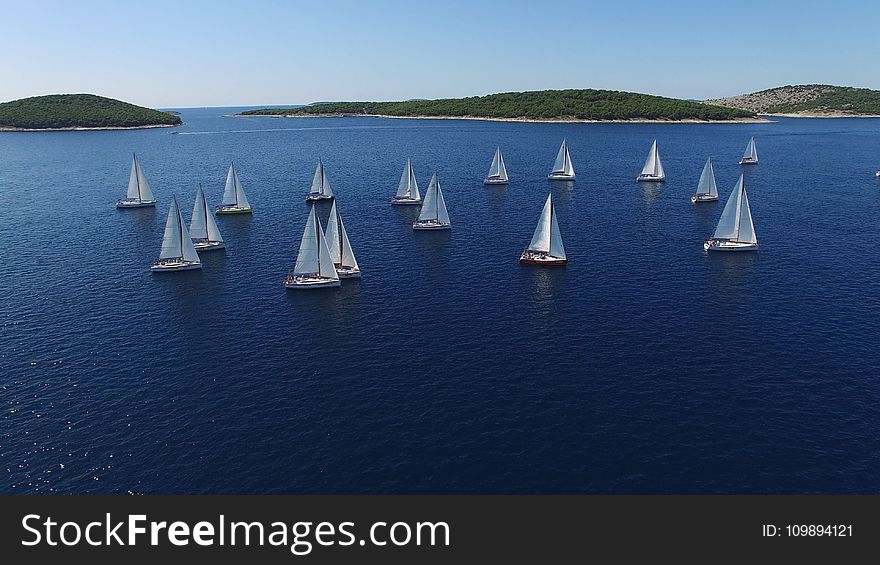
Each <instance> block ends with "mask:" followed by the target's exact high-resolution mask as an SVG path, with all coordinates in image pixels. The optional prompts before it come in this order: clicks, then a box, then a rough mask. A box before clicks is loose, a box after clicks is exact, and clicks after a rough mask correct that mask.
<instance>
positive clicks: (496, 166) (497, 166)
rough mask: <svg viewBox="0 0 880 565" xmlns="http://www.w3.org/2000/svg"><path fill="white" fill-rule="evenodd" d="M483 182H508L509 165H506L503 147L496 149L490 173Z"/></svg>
mask: <svg viewBox="0 0 880 565" xmlns="http://www.w3.org/2000/svg"><path fill="white" fill-rule="evenodd" d="M483 184H508V180H507V167H505V166H504V157H503V156H502V155H501V148H500V147H499V148H498V149H496V150H495V156H494V157H493V158H492V164H491V165H490V166H489V174H488V175H486V178H485V179H483Z"/></svg>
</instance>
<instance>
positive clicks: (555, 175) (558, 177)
mask: <svg viewBox="0 0 880 565" xmlns="http://www.w3.org/2000/svg"><path fill="white" fill-rule="evenodd" d="M574 179H575V175H567V174H565V173H550V174H549V175H547V180H574Z"/></svg>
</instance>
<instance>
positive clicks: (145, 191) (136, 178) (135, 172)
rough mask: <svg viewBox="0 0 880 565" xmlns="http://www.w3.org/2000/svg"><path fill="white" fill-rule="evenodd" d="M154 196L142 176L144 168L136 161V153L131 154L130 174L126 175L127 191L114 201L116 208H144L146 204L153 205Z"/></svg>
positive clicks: (154, 202)
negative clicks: (123, 196) (122, 196)
mask: <svg viewBox="0 0 880 565" xmlns="http://www.w3.org/2000/svg"><path fill="white" fill-rule="evenodd" d="M155 205H156V198H155V197H154V196H153V191H152V190H150V183H148V182H147V177H145V176H144V170H143V169H141V164H140V163H139V162H138V158H137V155H134V154H132V158H131V175H129V177H128V192H126V193H125V198H121V199H119V200H117V201H116V207H117V208H146V207H147V206H155Z"/></svg>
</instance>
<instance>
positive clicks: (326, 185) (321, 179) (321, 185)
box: [309, 159, 333, 198]
mask: <svg viewBox="0 0 880 565" xmlns="http://www.w3.org/2000/svg"><path fill="white" fill-rule="evenodd" d="M309 194H313V195H317V194H320V195H322V196H324V197H327V198H329V197H331V196H333V191H332V190H331V189H330V181H328V180H327V173H326V171H324V162H323V161H321V160H320V159H319V160H318V167H317V168H316V169H315V176H314V177H312V187H311V189H309Z"/></svg>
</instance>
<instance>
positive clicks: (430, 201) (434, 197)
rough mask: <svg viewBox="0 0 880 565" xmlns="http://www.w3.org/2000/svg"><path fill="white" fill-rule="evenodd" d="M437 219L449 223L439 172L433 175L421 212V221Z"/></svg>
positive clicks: (445, 223) (441, 222)
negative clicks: (438, 177)
mask: <svg viewBox="0 0 880 565" xmlns="http://www.w3.org/2000/svg"><path fill="white" fill-rule="evenodd" d="M429 220H436V221H437V222H438V223H440V224H444V225H448V224H449V213H448V212H447V211H446V201H445V200H444V199H443V191H442V190H440V181H439V180H438V179H437V173H434V176H432V177H431V183H430V184H429V185H428V190H427V192H425V199H424V200H423V201H422V209H421V211H420V213H419V221H420V222H422V221H429Z"/></svg>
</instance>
